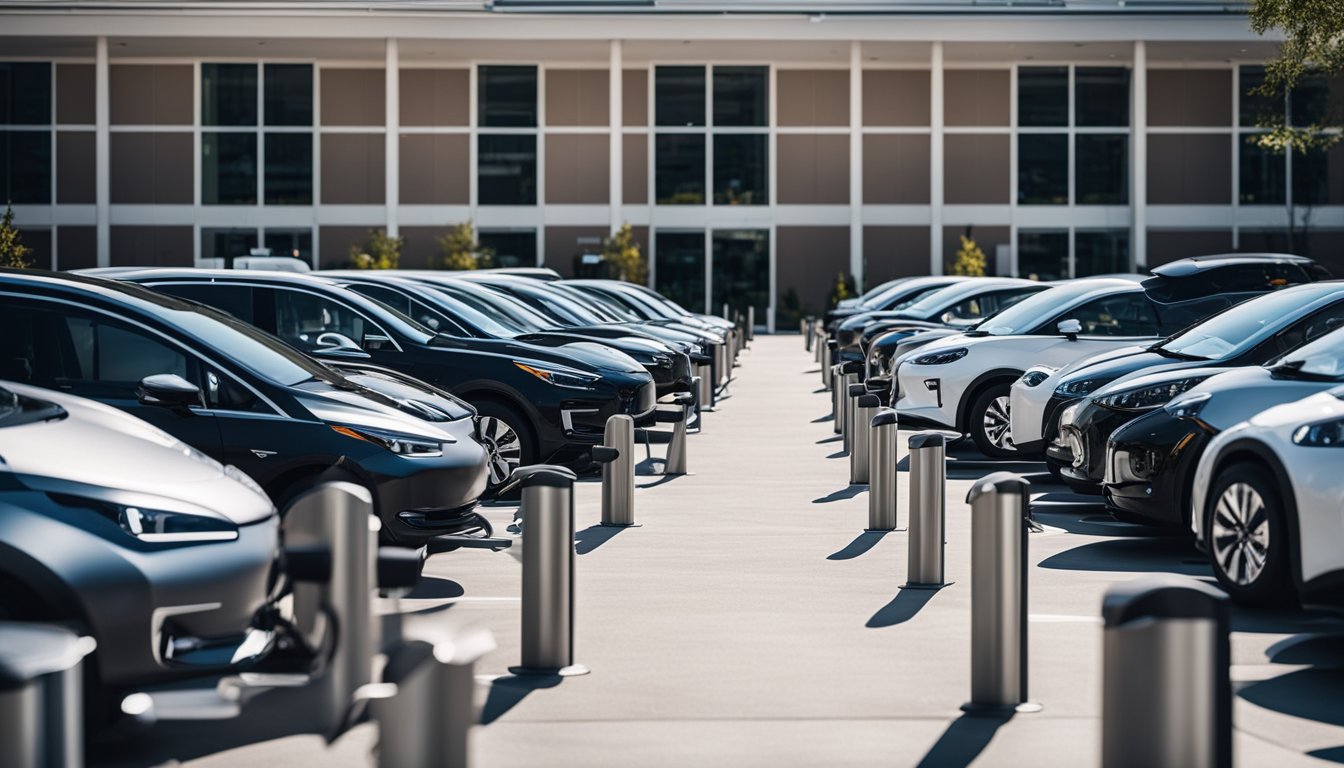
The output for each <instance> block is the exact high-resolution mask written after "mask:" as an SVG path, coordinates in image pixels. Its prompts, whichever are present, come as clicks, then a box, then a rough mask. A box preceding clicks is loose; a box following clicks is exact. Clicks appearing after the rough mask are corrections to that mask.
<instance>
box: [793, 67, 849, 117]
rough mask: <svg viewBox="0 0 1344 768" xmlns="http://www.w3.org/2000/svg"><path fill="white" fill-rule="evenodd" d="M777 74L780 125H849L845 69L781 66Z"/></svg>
mask: <svg viewBox="0 0 1344 768" xmlns="http://www.w3.org/2000/svg"><path fill="white" fill-rule="evenodd" d="M776 78H777V84H776V89H775V92H776V94H777V97H778V99H779V106H778V113H777V115H778V121H779V124H780V125H784V126H841V125H849V72H848V71H847V70H843V69H818V70H813V69H781V70H779V72H778V74H777V75H776Z"/></svg>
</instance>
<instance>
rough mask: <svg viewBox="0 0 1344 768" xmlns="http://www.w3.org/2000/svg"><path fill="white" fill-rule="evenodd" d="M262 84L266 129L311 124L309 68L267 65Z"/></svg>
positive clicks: (292, 65)
mask: <svg viewBox="0 0 1344 768" xmlns="http://www.w3.org/2000/svg"><path fill="white" fill-rule="evenodd" d="M265 84H266V87H265V89H264V90H263V98H264V99H265V101H266V103H265V109H266V124H267V125H312V124H313V67H312V65H311V64H267V65H266V66H265Z"/></svg>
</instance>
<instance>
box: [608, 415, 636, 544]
mask: <svg viewBox="0 0 1344 768" xmlns="http://www.w3.org/2000/svg"><path fill="white" fill-rule="evenodd" d="M602 444H603V445H604V446H606V447H608V448H613V449H615V451H616V457H615V458H614V459H612V460H611V461H608V462H607V463H605V464H603V465H602V524H603V525H616V526H629V525H634V524H635V420H634V419H632V418H630V417H629V416H627V415H626V414H624V413H618V414H615V415H613V416H611V417H610V418H608V419H607V427H606V430H605V432H604V435H603V438H602Z"/></svg>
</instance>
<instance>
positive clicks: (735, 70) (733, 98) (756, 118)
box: [714, 67, 769, 126]
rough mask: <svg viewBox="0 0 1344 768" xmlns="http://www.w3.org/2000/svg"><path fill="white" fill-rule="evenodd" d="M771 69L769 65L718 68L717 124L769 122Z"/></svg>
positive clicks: (716, 77) (715, 117) (715, 118)
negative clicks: (768, 96) (767, 95)
mask: <svg viewBox="0 0 1344 768" xmlns="http://www.w3.org/2000/svg"><path fill="white" fill-rule="evenodd" d="M768 72H769V69H767V68H766V67H715V68H714V125H716V126H717V125H733V126H739V125H747V126H758V125H759V126H764V125H766V124H767V122H768V120H769V117H768V113H767V112H766V104H765V101H766V94H767V93H768V92H769V78H768Z"/></svg>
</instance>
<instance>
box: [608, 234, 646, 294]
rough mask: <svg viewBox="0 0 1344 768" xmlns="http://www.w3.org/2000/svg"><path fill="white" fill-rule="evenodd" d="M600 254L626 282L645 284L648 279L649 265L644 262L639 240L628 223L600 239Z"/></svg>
mask: <svg viewBox="0 0 1344 768" xmlns="http://www.w3.org/2000/svg"><path fill="white" fill-rule="evenodd" d="M602 255H603V257H605V258H606V260H607V263H608V264H610V265H612V267H613V268H614V269H615V270H616V276H617V277H618V278H619V279H621V280H624V281H626V282H627V283H636V284H638V285H645V284H646V283H648V280H649V267H648V265H647V264H645V263H644V254H642V253H640V250H639V241H638V240H636V239H635V231H634V229H632V228H631V227H630V225H629V224H622V225H621V228H620V229H618V230H616V231H615V232H614V233H612V235H611V237H608V238H606V239H604V240H603V241H602Z"/></svg>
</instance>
